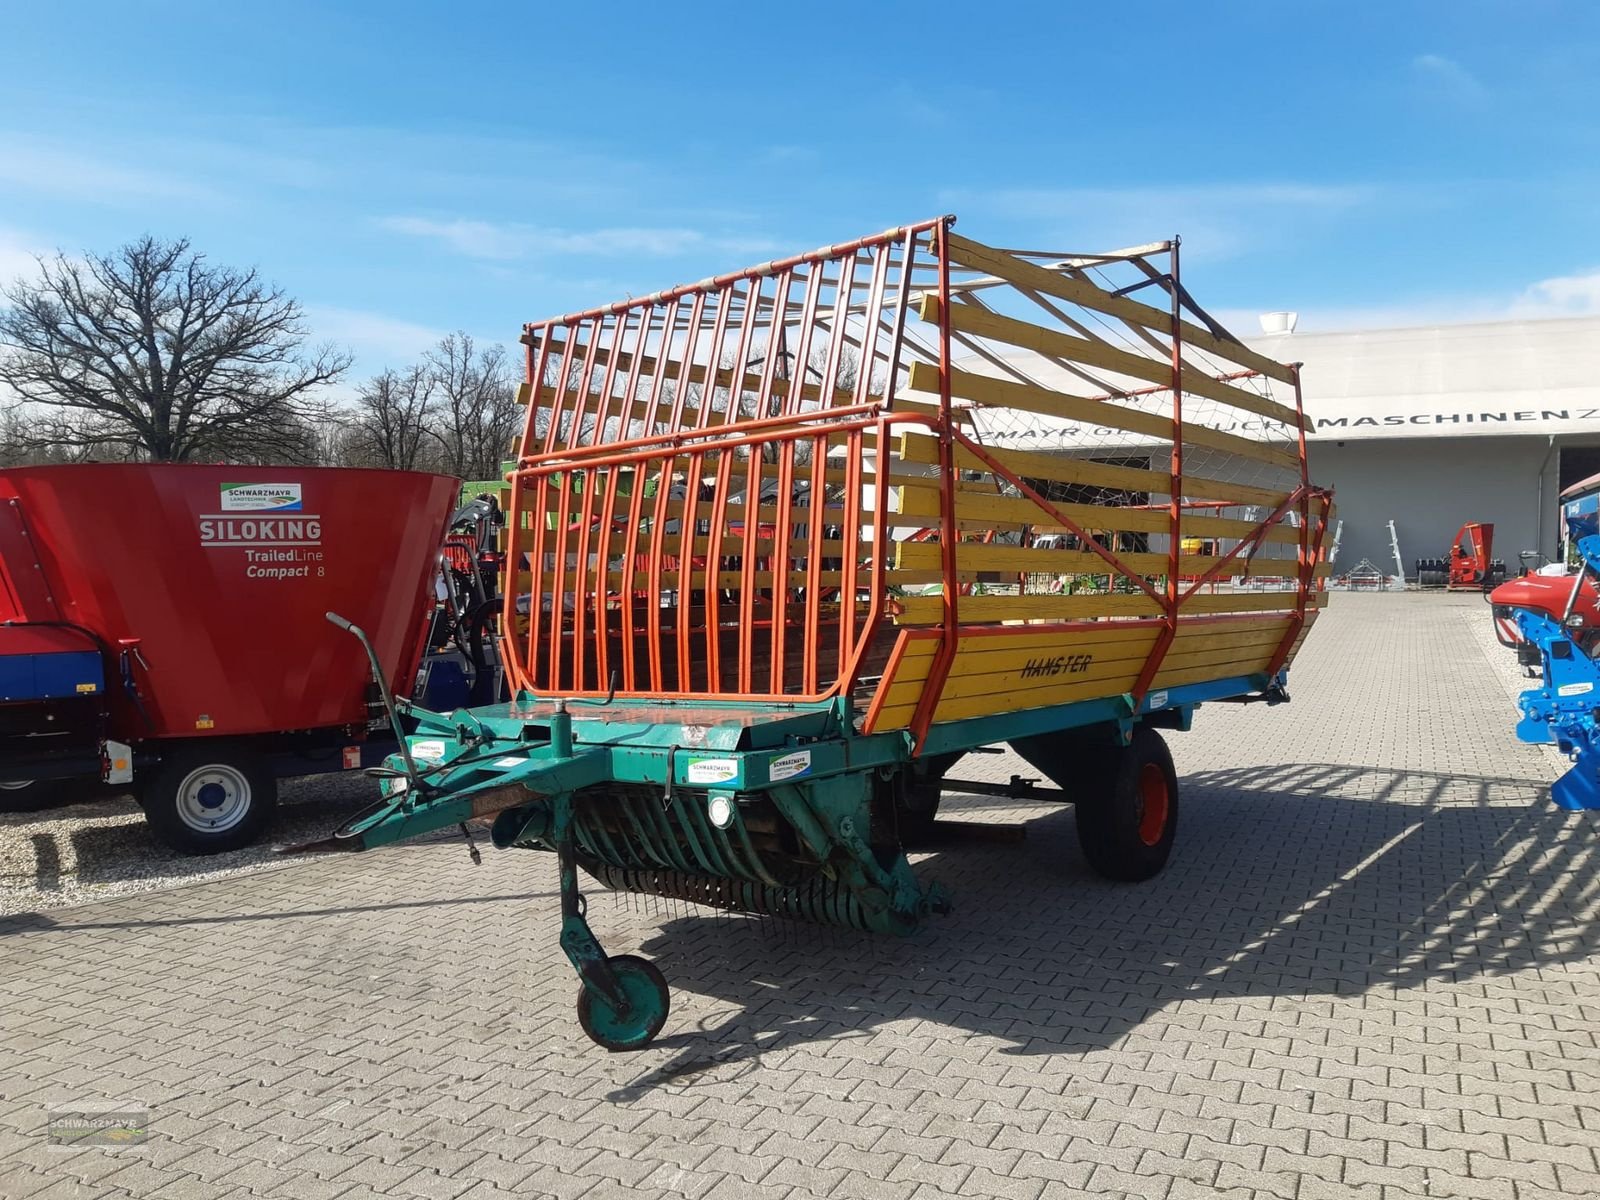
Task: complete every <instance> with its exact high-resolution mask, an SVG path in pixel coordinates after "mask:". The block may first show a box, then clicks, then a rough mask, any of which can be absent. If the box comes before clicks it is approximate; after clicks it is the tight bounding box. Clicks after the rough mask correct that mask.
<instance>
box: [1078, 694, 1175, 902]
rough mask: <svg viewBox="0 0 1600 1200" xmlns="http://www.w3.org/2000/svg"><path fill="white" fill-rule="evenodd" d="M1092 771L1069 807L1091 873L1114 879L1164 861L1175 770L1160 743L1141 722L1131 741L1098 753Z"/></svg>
mask: <svg viewBox="0 0 1600 1200" xmlns="http://www.w3.org/2000/svg"><path fill="white" fill-rule="evenodd" d="M1100 753H1101V754H1104V755H1105V756H1106V757H1105V758H1103V759H1100V761H1099V763H1098V770H1096V771H1095V773H1094V774H1093V776H1092V777H1091V778H1090V779H1089V780H1088V781H1087V783H1086V788H1085V793H1084V794H1083V795H1082V796H1081V797H1080V798H1079V799H1078V801H1077V803H1076V805H1075V808H1076V811H1077V821H1078V845H1079V846H1081V847H1082V848H1083V856H1084V857H1085V858H1086V859H1088V860H1089V865H1090V866H1091V867H1093V868H1094V870H1095V872H1096V873H1097V874H1099V875H1101V876H1103V877H1104V878H1106V879H1112V880H1116V881H1117V882H1119V883H1138V882H1141V881H1142V880H1146V879H1149V878H1150V877H1151V876H1153V875H1156V874H1157V873H1159V872H1160V870H1161V868H1162V867H1164V866H1166V865H1167V859H1168V858H1169V857H1170V856H1171V854H1172V841H1173V838H1174V837H1175V836H1176V834H1177V832H1178V774H1177V772H1176V771H1174V770H1173V767H1172V755H1171V753H1170V752H1169V751H1168V750H1167V744H1166V742H1164V741H1162V740H1161V735H1160V734H1159V733H1157V732H1156V731H1155V730H1154V729H1149V728H1147V727H1145V726H1143V725H1141V726H1139V727H1138V728H1136V729H1135V730H1134V731H1133V741H1132V742H1131V743H1130V744H1129V745H1127V746H1118V747H1115V748H1113V749H1110V750H1103V751H1100Z"/></svg>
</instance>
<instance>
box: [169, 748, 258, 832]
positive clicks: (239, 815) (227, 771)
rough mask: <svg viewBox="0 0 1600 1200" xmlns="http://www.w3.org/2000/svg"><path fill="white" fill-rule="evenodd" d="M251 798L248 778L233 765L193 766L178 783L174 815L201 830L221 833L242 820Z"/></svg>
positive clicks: (248, 808) (191, 826)
mask: <svg viewBox="0 0 1600 1200" xmlns="http://www.w3.org/2000/svg"><path fill="white" fill-rule="evenodd" d="M252 799H253V797H252V796H251V793H250V781H249V780H248V779H247V778H245V775H244V773H243V772H242V771H240V770H238V769H237V768H236V767H233V766H230V765H229V764H227V763H212V764H209V765H207V766H204V767H197V768H195V769H194V770H193V771H190V772H189V774H188V775H186V776H184V778H183V782H182V783H180V784H179V785H178V803H177V812H178V819H179V820H181V821H182V822H183V823H184V824H185V825H187V826H188V827H189V828H190V829H194V830H198V831H200V832H201V833H221V832H222V831H224V830H227V829H232V828H233V827H234V826H235V825H237V824H238V823H239V822H240V821H242V820H244V818H245V816H246V815H247V814H248V813H249V811H250V805H251V802H252Z"/></svg>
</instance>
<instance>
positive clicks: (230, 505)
mask: <svg viewBox="0 0 1600 1200" xmlns="http://www.w3.org/2000/svg"><path fill="white" fill-rule="evenodd" d="M221 503H222V508H221V511H222V512H225V513H226V512H300V511H302V509H303V508H304V505H303V503H302V499H301V495H300V485H299V484H298V483H225V484H223V485H222V501H221Z"/></svg>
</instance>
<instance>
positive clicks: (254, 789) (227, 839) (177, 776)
mask: <svg viewBox="0 0 1600 1200" xmlns="http://www.w3.org/2000/svg"><path fill="white" fill-rule="evenodd" d="M139 803H140V804H141V805H143V807H144V815H145V820H146V821H148V822H149V823H150V828H151V830H152V831H153V832H154V833H155V835H156V836H157V837H158V838H160V839H161V840H162V841H163V842H165V843H166V844H167V845H169V846H171V847H172V848H173V849H174V850H176V851H178V852H179V853H180V854H222V853H225V852H227V851H229V850H239V849H242V848H243V847H245V846H248V845H250V844H251V843H252V842H254V841H255V840H256V839H257V838H258V837H260V836H261V835H262V833H264V832H265V831H266V828H267V826H268V824H269V823H270V822H271V820H272V813H273V810H274V809H275V808H276V807H277V804H278V781H277V779H276V778H275V777H274V776H273V774H272V772H271V771H270V770H269V769H268V767H267V765H266V763H265V762H264V761H263V760H262V758H261V756H260V755H259V754H256V753H255V752H254V751H252V750H250V749H248V748H247V747H244V746H241V745H238V744H237V743H234V744H228V743H220V742H219V743H217V744H216V745H207V744H191V745H186V746H179V747H175V748H173V749H171V750H168V751H165V752H164V753H163V754H162V758H161V765H160V766H158V767H157V768H156V769H155V770H154V771H153V772H151V774H150V775H149V777H148V778H147V779H146V781H145V783H144V784H143V786H141V787H140V789H139Z"/></svg>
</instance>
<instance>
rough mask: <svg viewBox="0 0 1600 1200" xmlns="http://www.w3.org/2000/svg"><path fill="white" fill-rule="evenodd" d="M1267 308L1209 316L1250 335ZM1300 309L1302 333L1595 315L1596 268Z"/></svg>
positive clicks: (1599, 276)
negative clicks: (1506, 285)
mask: <svg viewBox="0 0 1600 1200" xmlns="http://www.w3.org/2000/svg"><path fill="white" fill-rule="evenodd" d="M1267 311H1270V310H1269V308H1268V307H1267V306H1263V307H1262V308H1260V309H1244V308H1232V309H1218V310H1217V311H1216V312H1214V313H1213V314H1212V315H1213V316H1215V317H1216V319H1217V320H1218V321H1220V322H1222V324H1223V326H1224V327H1226V328H1227V329H1230V330H1232V331H1233V332H1234V333H1236V334H1238V335H1239V336H1240V337H1255V336H1258V335H1259V333H1260V331H1261V327H1260V325H1259V323H1258V318H1259V316H1260V314H1261V313H1263V312H1267ZM1299 312H1300V323H1299V327H1298V328H1299V331H1300V332H1302V333H1332V332H1338V331H1342V330H1352V329H1410V328H1416V327H1418V326H1423V325H1463V324H1470V323H1472V322H1475V321H1511V320H1544V319H1549V318H1554V317H1590V316H1600V270H1595V271H1582V272H1578V273H1575V274H1572V275H1556V276H1552V277H1551V278H1549V279H1541V280H1538V281H1537V282H1535V283H1531V284H1529V285H1528V286H1527V287H1525V288H1523V289H1522V290H1521V291H1519V292H1516V293H1515V294H1506V293H1501V294H1499V295H1495V294H1492V293H1478V294H1471V293H1468V294H1461V295H1454V296H1450V295H1438V296H1418V297H1414V298H1412V299H1408V300H1402V301H1399V302H1397V303H1394V304H1370V305H1360V304H1356V305H1317V304H1314V303H1313V304H1303V305H1301V306H1300V308H1299Z"/></svg>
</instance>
